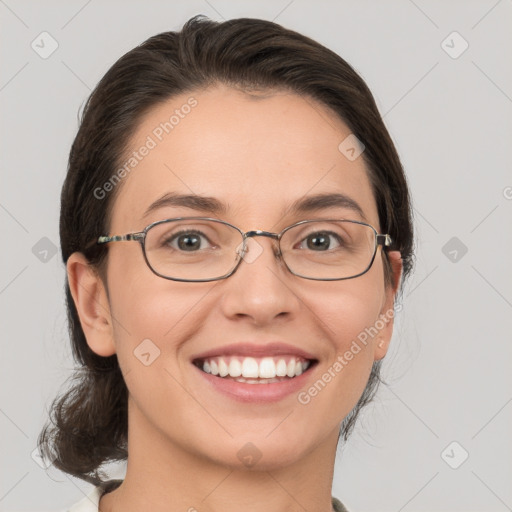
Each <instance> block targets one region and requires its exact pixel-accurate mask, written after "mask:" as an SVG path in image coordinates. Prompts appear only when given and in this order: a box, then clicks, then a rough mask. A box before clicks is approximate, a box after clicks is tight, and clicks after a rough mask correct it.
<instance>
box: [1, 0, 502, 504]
mask: <svg viewBox="0 0 512 512" xmlns="http://www.w3.org/2000/svg"><path fill="white" fill-rule="evenodd" d="M199 13H203V14H206V15H208V16H209V17H211V18H213V19H218V20H221V19H223V18H224V19H229V18H236V17H242V16H243V17H259V18H264V19H269V20H275V21H276V22H278V23H280V24H282V25H284V26H286V27H288V28H291V29H295V30H298V31H299V32H302V33H304V34H306V35H309V36H311V37H312V38H314V39H316V40H318V41H319V42H321V43H323V44H324V45H326V46H328V47H329V48H331V49H333V50H334V51H336V52H338V53H339V54H340V55H341V56H343V57H344V58H345V59H346V60H348V62H350V63H351V64H352V65H353V66H354V67H355V68H356V69H357V70H358V71H359V72H360V73H361V75H362V76H363V78H364V79H365V80H366V81H367V83H368V85H369V86H370V89H371V90H372V91H373V93H374V95H375V97H376V99H377V103H378V105H379V109H380V110H381V112H382V114H383V115H384V119H385V122H386V124H387V126H388V128H389V130H390V132H391V135H392V137H393V138H394V140H395V141H396V144H397V148H398V150H399V153H400V155H401V158H402V161H403V163H404V166H405V168H406V172H407V175H408V178H409V180H410V185H411V189H412V194H413V198H414V203H413V204H414V210H415V226H416V233H417V265H416V269H415V272H414V275H413V276H412V279H411V280H410V282H409V284H408V286H407V288H406V291H405V294H404V309H403V311H402V312H401V313H400V314H399V316H398V319H397V324H396V329H395V333H394V337H393V345H392V350H391V353H390V354H389V356H388V358H387V359H386V363H385V376H386V378H387V380H388V382H389V384H390V386H389V387H382V388H381V390H380V392H379V394H378V397H377V400H376V401H375V403H374V405H372V406H370V407H369V408H368V409H367V410H366V413H365V414H364V415H363V417H362V420H361V422H360V423H359V425H358V427H357V429H356V432H355V433H354V435H353V436H352V438H351V440H350V442H349V444H348V445H347V446H346V447H344V448H343V450H340V453H339V455H340V456H339V457H338V461H337V465H336V472H335V477H334V486H333V494H334V495H335V496H338V497H339V498H341V499H342V500H343V501H344V503H345V504H346V505H347V506H348V508H349V509H350V510H351V511H379V512H386V511H394V512H399V511H402V510H403V511H406V512H407V511H414V510H416V511H427V510H428V511H442V510H450V511H471V510H475V511H476V510H479V511H484V510H485V511H504V510H512V486H511V485H510V482H511V477H512V457H511V456H510V455H511V453H512V440H511V439H512V438H511V436H510V426H511V423H512V404H511V401H512V386H511V382H512V376H511V372H510V369H509V368H510V356H511V352H512V349H511V343H510V342H511V341H512V340H511V337H512V336H511V334H510V333H511V331H512V329H511V327H512V322H511V312H512V310H511V308H512V272H511V271H510V264H507V261H508V262H510V254H511V249H512V230H511V229H510V227H511V223H510V220H511V213H512V173H511V172H510V169H511V159H512V150H511V141H512V137H511V136H512V116H511V114H512V99H511V97H512V83H511V81H512V69H511V65H510V62H511V55H512V31H511V30H510V27H511V26H512V23H511V22H512V2H511V1H510V0H501V1H496V0H485V1H484V0H481V1H450V2H446V1H426V0H415V1H412V0H411V1H406V0H403V1H386V2H381V1H376V0H375V1H339V2H334V1H332V2H328V1H323V2H322V1H315V2H312V1H309V2H306V1H300V0H292V1H290V0H283V1H272V2H270V1H264V2H235V1H233V0H229V1H228V0H223V1H221V0H208V1H206V0H205V1H199V0H198V1H193V2H158V1H146V2H133V1H132V2H127V1H123V2H121V1H104V2H100V1H99V0H92V1H88V2H87V1H84V0H73V1H68V2H55V1H53V2H51V1H47V2H44V4H43V3H42V2H36V1H23V2H22V1H15V0H0V17H1V18H0V19H1V28H0V34H1V38H2V40H1V49H0V51H1V59H2V60H1V62H2V65H1V77H0V91H1V92H0V102H1V108H2V116H1V120H0V129H1V138H0V140H1V144H2V150H1V157H2V159H1V167H0V170H1V173H2V187H1V190H0V222H1V233H2V236H3V247H4V248H5V247H8V249H9V250H7V251H6V250H5V249H4V250H3V251H2V253H3V254H2V256H3V264H2V272H1V278H0V301H1V308H0V311H1V314H2V319H1V325H2V334H3V338H2V358H1V361H0V364H1V376H2V386H1V389H0V393H1V397H0V398H1V401H0V429H1V432H2V437H1V440H2V444H1V454H0V460H1V484H0V485H1V487H0V510H2V511H14V510H19V511H22V510H23V511H29V510H38V511H43V510H48V511H50V510H61V509H65V508H66V506H69V505H70V504H72V503H74V502H75V501H78V500H79V499H80V498H81V497H82V496H83V495H84V493H86V492H88V491H89V490H90V488H91V487H90V486H89V485H88V484H85V483H84V482H82V481H81V480H78V479H74V478H70V477H69V476H67V475H65V474H63V473H61V472H59V471H57V470H56V469H55V468H51V467H50V468H49V469H48V470H47V471H45V470H43V469H42V468H40V467H39V465H38V464H37V462H36V461H34V460H33V458H32V456H31V454H32V452H33V450H34V449H35V447H36V439H37V436H38V434H39V431H40V429H41V426H42V424H43V422H44V421H45V419H46V416H47V408H48V406H49V404H50V402H51V400H52V399H53V397H54V396H55V395H56V394H57V392H58V391H59V389H61V386H62V385H63V384H64V382H65V380H66V379H67V378H68V377H69V376H70V375H71V370H72V368H73V364H74V363H73V361H72V359H71V357H70V348H69V341H68V338H67V333H66V321H65V320H66V318H65V309H64V295H63V282H64V266H63V264H62V262H61V261H60V257H59V250H58V244H59V239H58V217H59V194H60V187H61V185H62V182H63V179H64V176H65V170H66V161H67V156H68V152H69V148H70V144H71V142H72V140H73V138H74V135H75V133H76V129H77V112H78V110H79V108H80V106H81V105H82V103H83V102H84V100H85V99H86V97H87V96H88V94H89V93H90V91H91V89H92V87H93V86H94V85H95V84H96V83H97V82H98V80H99V79H100V78H101V76H102V75H103V74H104V73H105V72H106V71H107V69H108V68H109V67H110V66H111V64H112V63H113V62H114V61H115V60H116V59H117V58H118V57H120V56H121V55H122V54H123V53H125V52H126V51H128V50H129V49H131V48H132V47H133V46H135V45H137V44H139V43H140V42H142V41H143V40H144V39H146V38H147V37H149V36H151V35H154V34H156V33H159V32H163V31H167V30H177V29H180V28H181V26H182V24H183V23H184V22H185V21H186V20H187V19H188V18H190V17H191V16H192V15H195V14H199ZM43 31H47V32H49V33H50V34H51V36H52V37H53V38H54V39H55V40H56V41H57V43H58V48H57V50H56V51H55V52H54V53H53V54H52V55H50V56H49V57H48V58H46V59H43V58H41V56H40V55H39V54H38V53H36V51H34V50H33V49H32V47H31V43H32V41H34V40H36V43H37V41H40V38H39V39H38V36H39V34H40V33H41V32H43ZM454 31H457V32H458V33H459V34H460V37H459V36H457V35H455V36H453V35H452V36H450V37H448V36H449V35H450V34H451V33H452V32H454ZM447 37H448V39H447ZM461 38H463V39H461ZM444 40H446V41H445V43H443V41H444ZM464 41H467V43H468V44H469V47H468V48H467V50H466V51H465V52H463V53H462V54H460V55H459V53H460V52H461V50H462V49H463V48H464V45H465V44H464ZM39 44H41V43H39ZM45 48H46V49H48V48H49V43H48V44H45ZM449 53H451V56H450V55H449ZM454 57H456V58H454ZM453 237H455V238H454V239H453V240H452V238H453ZM464 248H466V249H464ZM465 250H467V252H466V253H464V251H465ZM45 251H46V252H45ZM55 252H56V254H54V253H55ZM454 441H455V442H456V443H457V444H456V445H451V446H450V447H449V448H448V449H447V450H446V448H447V447H448V446H449V445H450V444H451V443H452V442H454ZM465 452H467V453H468V454H469V457H468V458H467V460H465V461H464V455H465ZM452 466H453V467H452ZM455 467H456V469H454V468H455ZM116 469H117V470H118V472H117V473H113V475H117V474H121V475H122V467H120V468H116Z"/></svg>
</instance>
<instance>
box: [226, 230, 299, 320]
mask: <svg viewBox="0 0 512 512" xmlns="http://www.w3.org/2000/svg"><path fill="white" fill-rule="evenodd" d="M246 245H247V252H246V253H245V255H244V257H243V259H242V261H241V262H240V265H239V266H238V268H237V270H236V272H235V273H234V274H233V275H231V276H230V277H229V278H227V279H226V280H225V281H224V283H223V284H224V287H223V292H222V298H221V308H222V311H223V313H224V315H225V316H226V317H229V318H230V319H247V320H248V321H250V322H251V323H253V324H257V325H265V324H269V323H271V322H272V321H275V319H278V318H279V319H282V320H285V319H291V318H293V317H296V315H297V312H298V310H299V307H300V300H299V298H298V296H297V294H296V293H295V291H294V289H293V283H292V281H293V280H296V279H298V278H297V277H296V276H293V275H292V274H291V273H290V272H289V271H288V270H287V269H286V267H285V265H284V263H283V262H282V260H281V258H280V257H279V252H278V244H277V242H276V241H275V240H273V239H271V238H267V237H263V236H259V237H257V239H255V237H251V238H248V239H247V241H246Z"/></svg>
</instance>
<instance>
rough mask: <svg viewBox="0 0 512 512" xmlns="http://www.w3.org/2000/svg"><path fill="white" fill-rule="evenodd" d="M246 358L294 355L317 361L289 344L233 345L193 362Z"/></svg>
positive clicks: (214, 349)
mask: <svg viewBox="0 0 512 512" xmlns="http://www.w3.org/2000/svg"><path fill="white" fill-rule="evenodd" d="M229 355H231V356H245V357H264V356H268V357H272V356H280V355H294V356H298V357H302V358H304V359H312V360H314V359H315V356H314V355H312V354H310V353H309V352H307V351H305V350H302V349H300V348H298V347H296V346H294V345H288V344H287V343H281V342H271V343H265V344H263V343H231V344H230V345H223V346H222V347H216V348H212V349H210V350H207V351H205V352H201V353H200V354H196V355H194V356H192V360H193V361H194V360H197V359H207V358H209V357H217V356H229Z"/></svg>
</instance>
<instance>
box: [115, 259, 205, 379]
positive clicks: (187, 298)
mask: <svg viewBox="0 0 512 512" xmlns="http://www.w3.org/2000/svg"><path fill="white" fill-rule="evenodd" d="M135 256H140V255H137V254H136V255H135ZM133 259H134V260H135V259H136V258H133ZM140 259H141V258H140ZM127 263H128V264H126V263H123V266H121V265H119V266H115V265H112V266H111V270H109V272H110V274H109V290H110V307H111V312H112V317H113V327H114V338H115V343H116V351H117V355H118V358H119V362H120V364H121V366H122V367H123V370H124V369H125V368H126V369H129V368H131V367H132V365H133V364H134V362H135V361H137V362H141V361H138V360H137V358H138V357H139V355H140V353H144V354H146V353H148V352H149V353H150V356H151V358H155V363H158V364H157V366H159V365H162V363H163V362H165V365H166V366H167V365H169V364H173V361H176V359H177V358H176V353H177V351H179V349H180V347H181V344H182V340H184V339H188V338H190V337H191V336H192V335H193V333H194V332H195V331H196V330H197V329H198V328H199V326H200V325H201V319H202V316H203V315H204V311H205V310H206V306H208V302H209V297H208V293H207V292H208V289H209V288H211V286H212V285H211V284H210V283H197V285H194V284H193V285H191V284H190V283H180V282H177V281H170V280H165V279H162V278H160V277H159V276H156V275H154V274H153V273H152V272H151V271H150V270H149V269H147V267H146V265H145V263H144V261H143V260H142V261H134V262H133V263H132V262H130V261H128V262H127ZM127 275H128V276H130V277H129V279H126V276H127ZM134 356H135V357H134ZM144 357H145V358H146V359H147V357H148V356H144Z"/></svg>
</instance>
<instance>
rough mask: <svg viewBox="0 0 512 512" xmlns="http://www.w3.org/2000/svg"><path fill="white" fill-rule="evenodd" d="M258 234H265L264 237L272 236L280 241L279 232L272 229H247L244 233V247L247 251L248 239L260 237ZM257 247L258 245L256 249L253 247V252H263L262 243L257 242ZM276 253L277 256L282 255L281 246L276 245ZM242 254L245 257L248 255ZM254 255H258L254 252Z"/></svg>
mask: <svg viewBox="0 0 512 512" xmlns="http://www.w3.org/2000/svg"><path fill="white" fill-rule="evenodd" d="M258 236H263V237H267V238H271V239H272V240H276V241H279V235H278V234H277V233H272V232H270V231H263V230H261V229H254V230H251V231H247V232H246V233H243V247H245V251H247V250H248V249H249V247H248V240H249V239H250V238H255V237H258ZM254 242H256V240H254ZM256 247H258V249H257V250H256V251H254V249H253V253H255V252H258V253H261V252H262V251H263V247H261V245H260V244H258V243H256ZM258 255H259V254H258ZM274 255H275V256H280V250H279V246H278V245H277V246H274ZM242 256H243V257H244V259H245V256H246V255H245V254H242ZM254 256H256V254H254ZM254 256H253V257H254Z"/></svg>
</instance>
